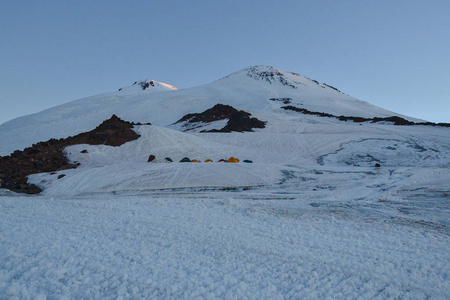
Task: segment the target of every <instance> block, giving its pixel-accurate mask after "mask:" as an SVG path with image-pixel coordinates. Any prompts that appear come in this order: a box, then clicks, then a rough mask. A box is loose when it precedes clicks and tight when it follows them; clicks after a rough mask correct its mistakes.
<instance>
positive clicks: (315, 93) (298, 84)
mask: <svg viewBox="0 0 450 300" xmlns="http://www.w3.org/2000/svg"><path fill="white" fill-rule="evenodd" d="M151 82H153V83H154V84H153V85H154V86H151V85H150V83H151ZM147 84H148V85H149V87H148V88H146V89H143V87H145V86H146V85H147ZM280 99H285V101H289V103H290V105H294V106H297V107H301V108H306V109H308V110H310V111H318V112H325V113H330V114H333V115H338V116H339V115H345V116H358V117H389V116H393V115H394V116H401V115H399V114H396V113H393V112H390V111H387V110H384V109H381V108H378V107H375V106H373V105H370V104H368V103H367V102H364V101H360V100H357V99H355V98H352V97H350V96H348V95H345V94H343V93H341V92H339V91H338V90H336V89H335V88H333V87H330V86H328V85H325V84H320V83H318V82H316V81H313V80H310V79H307V78H305V77H303V76H300V75H297V74H294V73H289V72H283V71H280V70H277V69H275V68H272V67H267V66H255V67H250V68H246V69H243V70H241V71H238V72H236V73H233V74H231V75H229V76H227V77H225V78H222V79H220V80H217V81H215V82H213V83H210V84H207V85H203V86H199V87H194V88H190V89H184V90H174V88H173V87H171V86H170V85H167V84H162V83H158V82H156V81H149V80H147V81H140V82H136V83H135V84H134V85H132V86H131V87H128V88H123V89H122V90H121V91H118V92H114V93H107V94H101V95H96V96H92V97H88V98H84V99H80V100H75V101H72V102H69V103H67V104H64V105H60V106H57V107H54V108H51V109H48V110H45V111H43V112H40V113H37V114H33V115H29V116H24V117H21V118H17V119H14V120H11V121H9V122H6V123H4V124H2V125H0V140H2V141H8V143H2V144H1V145H0V155H7V154H9V153H11V152H12V151H14V150H18V149H19V150H21V149H23V148H25V147H27V146H29V145H31V144H32V143H36V142H39V141H45V140H48V139H50V138H63V137H67V136H70V135H75V134H78V133H81V132H85V131H89V130H92V129H93V128H95V127H96V126H97V125H98V124H100V123H101V122H102V121H103V120H105V119H107V118H109V117H111V115H113V114H116V115H118V116H119V117H120V118H122V119H124V120H127V121H130V122H142V123H147V122H151V123H152V124H154V125H158V126H169V125H171V124H173V123H175V122H176V121H177V120H179V119H180V118H182V117H183V116H184V115H186V114H190V113H200V112H202V111H205V110H207V109H210V108H212V107H213V106H214V105H216V104H218V103H221V104H224V105H231V106H233V107H235V108H236V109H241V110H245V111H252V110H254V111H259V112H274V113H279V111H280V107H281V106H284V105H285V104H284V103H283V100H281V101H280ZM286 99H287V100H286ZM407 119H409V120H412V121H417V120H416V119H413V118H408V117H407Z"/></svg>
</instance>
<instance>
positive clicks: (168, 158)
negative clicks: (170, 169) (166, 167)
mask: <svg viewBox="0 0 450 300" xmlns="http://www.w3.org/2000/svg"><path fill="white" fill-rule="evenodd" d="M164 159H165V160H166V161H168V162H173V160H172V159H171V158H170V157H166V158H164Z"/></svg>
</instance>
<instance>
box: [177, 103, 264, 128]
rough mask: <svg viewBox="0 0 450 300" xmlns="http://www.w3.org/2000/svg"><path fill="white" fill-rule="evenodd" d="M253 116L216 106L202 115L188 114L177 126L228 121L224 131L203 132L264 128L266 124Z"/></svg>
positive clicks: (226, 107)
mask: <svg viewBox="0 0 450 300" xmlns="http://www.w3.org/2000/svg"><path fill="white" fill-rule="evenodd" d="M250 116H251V114H250V113H248V112H245V111H243V110H240V111H238V110H237V109H235V108H234V107H232V106H230V105H224V104H216V105H215V106H214V107H212V108H210V109H207V110H205V111H204V112H202V113H194V114H187V115H185V116H184V117H182V118H181V119H180V120H178V121H177V122H176V123H175V124H178V123H183V122H184V123H185V124H184V126H187V125H192V124H195V123H211V122H214V121H219V120H225V119H228V122H227V125H226V126H225V127H223V128H222V129H212V130H208V131H206V130H204V131H201V132H232V131H237V132H243V131H253V128H264V127H265V122H263V121H260V120H258V119H257V118H251V117H250Z"/></svg>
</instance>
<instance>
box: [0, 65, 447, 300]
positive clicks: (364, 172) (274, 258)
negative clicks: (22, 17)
mask: <svg viewBox="0 0 450 300" xmlns="http://www.w3.org/2000/svg"><path fill="white" fill-rule="evenodd" d="M113 114H115V115H117V116H118V117H120V118H121V119H123V120H126V121H129V122H133V123H126V122H122V121H121V120H120V119H119V118H117V117H116V116H114V117H112V118H111V116H112V115H113ZM392 117H393V118H392ZM109 118H111V120H113V121H112V124H109V123H108V124H109V125H108V126H106V125H105V124H106V123H107V122H104V123H102V122H103V121H104V120H106V119H109ZM411 122H421V120H416V119H414V118H410V117H407V116H402V115H400V114H398V113H394V112H390V111H387V110H384V109H382V108H379V107H376V106H373V105H371V104H369V103H367V102H364V101H361V100H358V99H355V98H352V97H351V96H349V95H346V94H344V93H342V92H340V91H339V90H337V89H336V88H334V87H332V86H330V85H327V84H324V83H319V82H317V81H314V80H311V79H308V78H306V77H303V76H301V75H298V74H295V73H289V72H284V71H280V70H277V69H275V68H272V67H268V66H255V67H250V68H246V69H243V70H241V71H238V72H235V73H233V74H231V75H229V76H227V77H225V78H222V79H219V80H217V81H215V82H212V83H210V84H207V85H203V86H199V87H193V88H189V89H182V90H177V89H176V88H174V87H173V86H171V85H168V84H164V83H160V82H157V81H154V80H143V81H137V82H136V83H135V84H133V85H131V86H129V87H125V88H122V89H120V90H119V91H117V92H112V93H107V94H102V95H96V96H92V97H88V98H84V99H80V100H75V101H72V102H69V103H67V104H64V105H61V106H57V107H54V108H51V109H48V110H46V111H43V112H40V113H37V114H33V115H29V116H24V117H21V118H17V119H15V120H12V121H9V122H7V123H4V124H2V125H0V155H2V156H5V155H9V154H10V153H12V152H13V151H15V150H22V149H24V148H25V147H29V146H31V145H32V144H34V143H37V142H40V141H47V140H49V139H51V138H56V139H59V138H67V137H68V136H73V135H77V136H76V137H73V138H68V139H64V140H60V141H55V140H52V141H50V142H48V143H40V144H39V145H36V146H34V147H31V148H28V149H26V150H25V151H23V152H21V151H17V152H15V153H13V154H12V155H11V156H8V157H7V158H4V157H0V164H1V163H2V162H6V163H5V164H4V165H5V166H8V168H17V170H18V171H17V174H14V175H17V176H18V178H19V177H20V176H21V177H20V178H21V179H24V178H25V180H28V182H29V183H31V184H34V185H36V186H38V187H40V188H42V189H43V191H42V192H41V193H40V195H38V196H29V195H26V196H20V195H17V194H14V193H12V192H10V191H7V190H5V189H3V190H2V189H0V233H1V234H0V244H1V245H2V246H0V248H1V250H2V251H0V265H2V266H5V268H4V269H2V271H0V298H18V299H22V298H23V299H31V298H36V299H46V296H48V297H49V298H51V299H59V298H95V299H104V298H108V299H109V298H130V299H143V298H177V299H178V298H179V299H192V298H208V299H215V298H218V299H223V298H229V299H239V298H249V299H252V298H258V299H283V298H293V299H316V298H340V299H349V298H358V297H360V298H364V299H366V298H367V299H368V298H375V299H377V298H380V299H385V298H386V299H388V298H399V299H401V298H415V299H427V298H436V299H448V298H449V297H450V287H449V285H448V270H449V268H450V260H449V257H448V247H449V246H450V239H449V226H450V205H449V204H450V202H449V196H448V195H450V188H449V184H448V183H449V182H450V129H449V128H448V127H444V126H425V125H413V126H403V125H401V126H397V125H394V124H412V123H411ZM100 123H102V125H100V126H98V125H99V124H100ZM148 123H151V124H152V125H149V124H148ZM121 124H122V125H124V127H123V128H122V127H121V126H122V125H121ZM97 126H98V127H97ZM94 128H95V129H94ZM93 129H94V130H93ZM91 130H92V131H91ZM88 131H89V132H88ZM86 132H88V133H86ZM80 133H85V134H81V135H78V134H80ZM112 133H114V134H115V136H114V138H115V140H112V139H111V138H110V137H111V136H110V135H111V134H112ZM127 136H128V137H131V138H129V139H126V138H127ZM92 140H95V143H93V142H90V143H89V144H79V143H76V142H71V141H92ZM124 140H126V141H127V142H125V143H123V142H124ZM55 145H57V146H58V147H62V146H61V145H63V146H64V147H65V148H63V150H61V149H62V148H58V149H57V147H56V146H55ZM67 145H70V146H67ZM52 147H53V148H52ZM50 148H51V149H52V151H49V150H48V149H50ZM58 151H60V152H58ZM25 152H26V155H25V154H24V153H25ZM61 153H64V155H65V156H64V155H60V154H61ZM24 156H26V157H27V158H28V160H26V161H21V160H20V158H21V157H24ZM184 157H188V158H190V159H191V160H194V159H195V160H197V161H200V162H195V163H182V162H180V160H182V159H183V158H184ZM230 157H235V158H238V159H240V162H239V163H224V162H219V161H220V160H222V159H225V160H226V159H228V158H230ZM65 158H67V159H68V161H66V160H65ZM208 160H211V161H212V162H207V161H208ZM244 160H247V161H248V163H244ZM149 161H150V162H149ZM170 161H172V162H170ZM250 161H251V163H250ZM57 163H59V165H57ZM53 165H54V166H56V165H57V166H56V167H55V168H54V170H55V171H54V172H51V171H49V172H41V173H37V174H30V175H29V174H19V173H20V172H22V171H23V170H29V169H30V168H31V169H32V168H34V167H36V169H39V168H41V169H42V168H44V167H52V166H53ZM58 166H63V167H61V168H58ZM70 166H77V167H76V168H67V167H70ZM0 167H1V165H0ZM46 170H48V169H46ZM9 171H10V170H5V168H3V169H2V168H0V183H2V176H5V173H8V172H9ZM26 175H28V177H27V178H26V177H25V176H26ZM11 178H12V179H11V180H10V182H9V183H8V184H12V185H18V187H17V189H22V187H21V186H20V183H19V182H15V178H14V177H11ZM8 180H9V179H8ZM35 197H36V198H35ZM37 200H38V201H37Z"/></svg>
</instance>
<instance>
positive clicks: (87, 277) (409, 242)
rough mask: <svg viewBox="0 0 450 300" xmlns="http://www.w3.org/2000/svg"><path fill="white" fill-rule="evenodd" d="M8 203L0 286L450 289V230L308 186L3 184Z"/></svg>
mask: <svg viewBox="0 0 450 300" xmlns="http://www.w3.org/2000/svg"><path fill="white" fill-rule="evenodd" d="M258 198H259V199H258ZM264 198H268V199H269V200H260V199H264ZM283 199H284V200H283ZM0 205H1V209H0V214H1V218H0V230H1V234H0V245H1V248H2V249H1V250H2V251H0V263H1V265H2V266H3V267H2V268H1V271H0V298H2V297H10V298H14V297H16V298H17V299H34V298H36V297H41V299H45V297H47V299H72V298H90V299H113V298H114V299H117V298H119V299H120V298H130V299H141V298H174V299H175V298H177V299H180V298H181V299H192V298H198V297H200V298H211V299H215V298H218V299H224V298H225V299H262V298H266V299H268V298H270V299H285V298H322V299H327V298H330V299H348V298H358V297H361V298H364V299H367V298H374V299H390V298H414V299H425V298H434V299H447V298H448V297H449V296H450V287H449V285H448V281H447V280H448V270H450V266H449V264H450V263H449V262H450V256H449V254H448V251H446V250H447V249H448V247H449V246H450V245H449V244H450V240H449V236H448V234H442V233H440V232H438V231H434V230H429V229H427V228H426V227H411V226H406V225H403V224H396V223H391V222H386V220H384V219H366V218H364V217H362V216H360V217H358V216H354V217H352V218H347V217H343V216H341V215H340V214H339V213H338V212H335V213H333V211H332V210H328V211H324V210H322V209H317V208H314V207H311V206H310V205H308V204H307V203H305V202H304V201H302V199H301V198H295V199H292V200H286V198H283V196H280V195H279V196H276V195H274V194H271V193H267V194H260V195H259V197H255V195H254V194H246V193H230V192H215V193H212V194H211V193H206V194H201V193H197V194H186V197H185V198H184V197H183V196H182V195H179V196H178V198H173V196H172V195H170V194H165V195H162V194H160V195H153V196H152V195H146V196H142V195H141V196H131V195H128V196H120V195H111V194H103V195H97V196H89V197H81V198H80V197H78V198H51V197H50V198H48V197H45V196H39V197H17V196H14V197H11V196H2V197H1V198H0ZM2 295H3V296H2Z"/></svg>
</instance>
